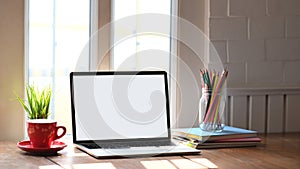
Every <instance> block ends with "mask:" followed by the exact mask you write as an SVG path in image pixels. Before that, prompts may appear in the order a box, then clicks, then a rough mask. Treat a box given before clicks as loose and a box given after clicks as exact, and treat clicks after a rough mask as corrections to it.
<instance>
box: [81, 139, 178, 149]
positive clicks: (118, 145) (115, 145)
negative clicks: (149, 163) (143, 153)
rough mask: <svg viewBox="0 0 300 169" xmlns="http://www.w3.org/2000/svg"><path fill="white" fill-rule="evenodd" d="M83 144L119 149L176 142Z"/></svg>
mask: <svg viewBox="0 0 300 169" xmlns="http://www.w3.org/2000/svg"><path fill="white" fill-rule="evenodd" d="M81 145H83V146H85V147H87V148H89V149H99V148H106V149H119V148H129V147H153V146H157V147H161V146H174V145H175V144H174V143H173V142H171V141H154V142H131V143H99V144H97V143H81Z"/></svg>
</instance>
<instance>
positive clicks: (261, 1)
mask: <svg viewBox="0 0 300 169" xmlns="http://www.w3.org/2000/svg"><path fill="white" fill-rule="evenodd" d="M209 30H210V31H209V37H210V39H211V40H212V42H213V44H214V45H215V48H216V50H217V52H218V53H219V55H220V58H221V61H222V62H223V63H224V65H225V66H227V67H228V69H229V79H228V86H229V87H239V88H248V87H253V86H255V87H272V88H274V87H275V88H276V87H280V88H281V87H282V86H284V87H290V86H293V87H295V86H296V87H300V76H299V72H300V0H210V24H209ZM211 60H214V59H211Z"/></svg>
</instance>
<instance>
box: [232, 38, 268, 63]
mask: <svg viewBox="0 0 300 169" xmlns="http://www.w3.org/2000/svg"><path fill="white" fill-rule="evenodd" d="M228 55H229V62H246V61H263V60H264V59H265V48H264V41H263V40H236V41H229V42H228Z"/></svg>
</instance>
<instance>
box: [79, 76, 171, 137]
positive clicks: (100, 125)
mask: <svg viewBox="0 0 300 169" xmlns="http://www.w3.org/2000/svg"><path fill="white" fill-rule="evenodd" d="M73 88H74V90H73V91H74V107H75V122H76V137H77V140H78V141H81V140H110V139H135V138H157V137H168V127H167V113H166V95H165V84H164V76H163V75H97V76H96V75H94V76H88V75H87V76H85V75H79V76H76V75H74V77H73Z"/></svg>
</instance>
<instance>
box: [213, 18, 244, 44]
mask: <svg viewBox="0 0 300 169" xmlns="http://www.w3.org/2000/svg"><path fill="white" fill-rule="evenodd" d="M210 38H211V39H212V40H238V39H246V38H247V19H246V18H222V19H219V18H213V19H210Z"/></svg>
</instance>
